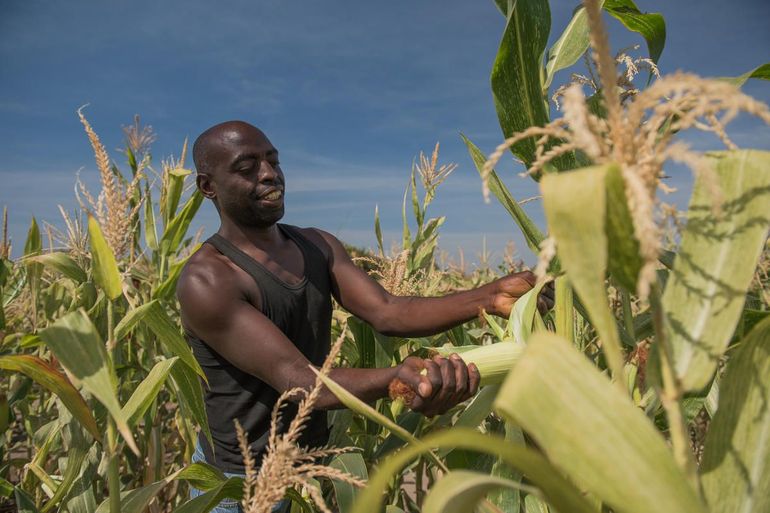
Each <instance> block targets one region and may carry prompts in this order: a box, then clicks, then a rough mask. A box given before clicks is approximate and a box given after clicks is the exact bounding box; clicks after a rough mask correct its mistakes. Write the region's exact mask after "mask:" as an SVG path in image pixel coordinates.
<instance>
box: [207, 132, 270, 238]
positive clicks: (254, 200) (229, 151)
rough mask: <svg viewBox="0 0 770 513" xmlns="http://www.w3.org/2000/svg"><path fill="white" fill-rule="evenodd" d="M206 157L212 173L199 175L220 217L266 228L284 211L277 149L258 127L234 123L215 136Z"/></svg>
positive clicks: (243, 224) (237, 222)
mask: <svg viewBox="0 0 770 513" xmlns="http://www.w3.org/2000/svg"><path fill="white" fill-rule="evenodd" d="M217 143H218V144H217V145H216V147H215V148H214V150H213V151H212V152H211V154H210V157H209V160H210V165H211V168H212V172H211V173H208V174H206V175H203V176H201V177H200V178H199V181H198V184H199V187H200V188H201V191H202V192H203V193H204V195H206V196H207V197H209V198H211V199H214V201H216V203H217V205H218V206H219V211H220V216H227V217H228V218H229V219H231V220H232V221H234V222H235V223H236V224H238V225H241V226H249V227H256V228H266V227H269V226H271V225H273V224H275V223H276V222H278V221H279V220H280V219H281V218H282V217H283V213H284V204H283V200H284V177H283V172H282V171H281V167H280V165H279V162H278V150H276V149H275V147H274V146H273V145H272V143H271V142H270V141H269V140H268V138H267V137H266V136H265V134H263V133H262V132H261V131H260V130H259V129H257V128H255V127H253V126H250V125H247V124H242V125H236V126H234V127H233V128H232V129H227V130H224V131H223V132H222V134H221V135H220V136H219V137H218V140H217Z"/></svg>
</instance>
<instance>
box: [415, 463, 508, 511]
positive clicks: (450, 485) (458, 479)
mask: <svg viewBox="0 0 770 513" xmlns="http://www.w3.org/2000/svg"><path fill="white" fill-rule="evenodd" d="M520 486H521V484H520V483H517V482H515V481H511V480H509V479H503V478H501V477H496V476H489V475H486V474H480V473H478V472H468V471H464V470H454V471H452V472H450V473H448V474H447V475H445V476H443V477H442V478H441V479H439V480H438V481H436V484H434V485H433V487H432V488H431V489H430V492H429V493H428V495H427V496H426V497H425V504H423V509H422V511H423V513H468V512H470V511H473V510H474V508H475V507H476V505H477V504H478V503H479V502H480V501H481V499H483V498H484V497H485V496H486V495H487V493H489V492H491V491H492V490H495V489H497V488H501V487H503V488H510V489H514V490H518V488H519V487H520Z"/></svg>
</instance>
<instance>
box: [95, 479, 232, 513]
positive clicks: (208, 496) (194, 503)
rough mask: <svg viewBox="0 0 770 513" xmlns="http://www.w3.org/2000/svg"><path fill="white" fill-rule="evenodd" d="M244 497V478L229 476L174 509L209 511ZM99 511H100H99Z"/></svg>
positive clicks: (187, 512)
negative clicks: (226, 502) (223, 503)
mask: <svg viewBox="0 0 770 513" xmlns="http://www.w3.org/2000/svg"><path fill="white" fill-rule="evenodd" d="M242 497H243V478H241V477H229V478H227V480H226V481H224V482H222V484H220V485H219V486H217V487H216V488H212V489H211V490H209V491H207V492H206V493H204V494H203V495H199V496H198V497H195V498H194V499H191V500H189V501H187V502H185V503H184V504H182V505H181V506H179V507H178V508H176V509H175V510H174V513H208V512H209V511H211V510H212V509H213V508H214V507H215V506H216V505H217V504H219V503H220V502H221V501H222V499H235V500H241V498H242ZM97 513H98V512H97Z"/></svg>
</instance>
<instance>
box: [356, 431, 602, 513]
mask: <svg viewBox="0 0 770 513" xmlns="http://www.w3.org/2000/svg"><path fill="white" fill-rule="evenodd" d="M431 448H436V449H442V448H456V449H469V450H473V451H477V452H482V453H489V454H494V455H495V456H498V457H500V458H501V459H502V460H503V461H505V463H507V464H508V465H510V466H511V467H513V468H515V469H517V470H519V471H520V472H521V473H522V474H524V475H525V476H526V477H527V478H528V479H529V480H530V482H532V483H534V485H535V486H537V487H539V488H540V489H541V490H542V492H543V494H544V495H545V497H546V498H547V499H548V500H549V501H550V502H551V503H552V504H553V505H554V506H555V507H556V508H558V509H559V510H560V511H569V512H571V513H589V512H591V513H596V509H595V508H594V507H592V506H591V505H590V504H589V503H588V502H587V501H586V499H584V498H583V497H582V496H581V493H580V492H579V491H578V490H577V488H575V487H574V485H572V484H571V483H570V482H568V481H567V480H566V479H564V478H563V477H562V476H561V474H560V473H559V471H557V470H556V469H555V468H554V467H553V466H552V465H551V464H550V463H549V462H548V460H546V459H545V458H544V457H543V456H541V455H540V454H538V453H537V452H535V451H534V450H532V449H528V448H527V447H524V446H520V445H516V444H511V443H508V442H506V441H505V440H503V439H501V438H498V437H494V436H491V435H483V434H481V433H479V432H478V431H475V430H470V429H467V428H454V429H451V430H446V431H441V432H439V433H436V434H431V435H429V436H427V437H425V438H424V439H422V440H421V441H419V442H417V443H416V444H413V445H409V446H407V447H404V448H403V449H402V450H401V451H399V452H397V453H395V454H393V455H392V456H390V457H389V458H387V459H385V460H384V461H383V462H381V464H380V466H379V467H378V469H377V472H376V473H375V474H374V475H373V476H372V477H371V479H370V480H369V483H368V485H367V487H366V488H364V489H363V490H362V491H361V494H360V496H359V498H358V500H356V503H355V505H354V508H353V513H371V512H372V511H379V510H380V509H381V507H382V506H381V505H382V498H383V492H384V491H385V489H386V488H387V487H388V484H389V483H390V480H391V478H392V477H393V476H394V475H395V474H396V473H397V472H399V471H400V470H401V469H402V468H403V467H404V466H406V465H407V464H408V463H409V462H411V461H412V460H414V459H415V458H417V457H418V456H420V455H422V454H425V453H427V452H428V451H430V450H431Z"/></svg>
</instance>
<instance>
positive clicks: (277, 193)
mask: <svg viewBox="0 0 770 513" xmlns="http://www.w3.org/2000/svg"><path fill="white" fill-rule="evenodd" d="M282 197H283V191H282V190H281V189H272V190H270V191H268V192H267V193H263V194H262V195H260V196H259V199H260V200H266V201H276V200H279V199H281V198H282Z"/></svg>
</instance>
